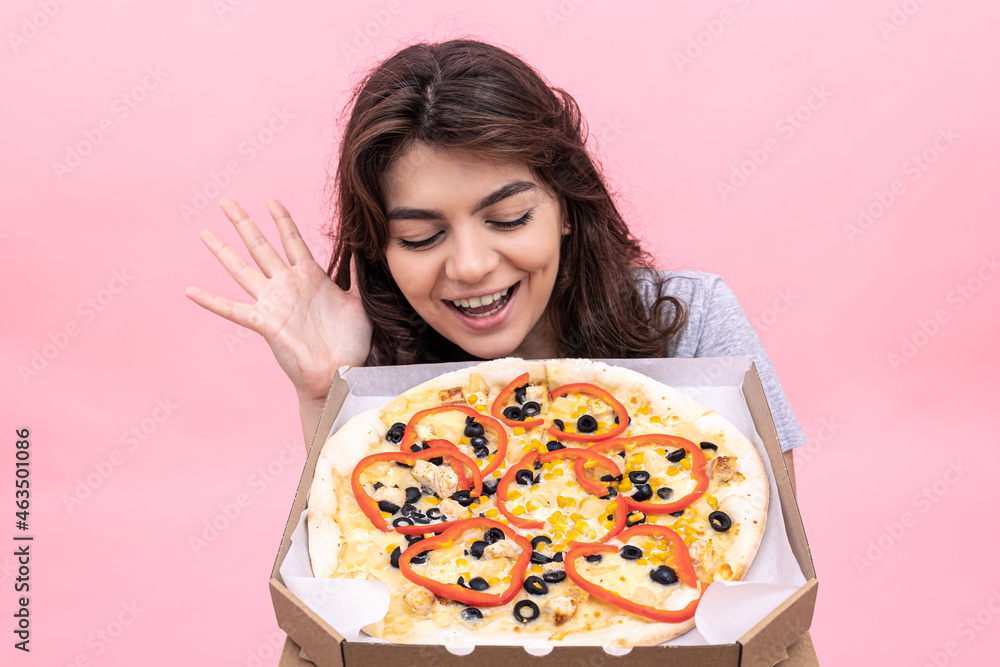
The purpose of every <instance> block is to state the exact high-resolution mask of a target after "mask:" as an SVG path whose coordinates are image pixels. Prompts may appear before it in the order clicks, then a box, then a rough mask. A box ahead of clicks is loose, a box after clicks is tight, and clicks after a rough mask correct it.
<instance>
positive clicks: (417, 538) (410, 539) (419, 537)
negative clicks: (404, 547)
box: [403, 535, 424, 544]
mask: <svg viewBox="0 0 1000 667" xmlns="http://www.w3.org/2000/svg"><path fill="white" fill-rule="evenodd" d="M403 539H404V540H406V543H407V544H416V543H417V542H419V541H420V540H422V539H424V536H423V535H403Z"/></svg>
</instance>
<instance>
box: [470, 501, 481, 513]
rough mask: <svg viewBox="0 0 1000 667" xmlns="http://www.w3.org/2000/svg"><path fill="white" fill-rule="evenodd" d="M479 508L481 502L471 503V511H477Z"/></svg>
mask: <svg viewBox="0 0 1000 667" xmlns="http://www.w3.org/2000/svg"><path fill="white" fill-rule="evenodd" d="M477 509H479V503H472V504H471V505H469V511H470V512H475V511H476V510H477Z"/></svg>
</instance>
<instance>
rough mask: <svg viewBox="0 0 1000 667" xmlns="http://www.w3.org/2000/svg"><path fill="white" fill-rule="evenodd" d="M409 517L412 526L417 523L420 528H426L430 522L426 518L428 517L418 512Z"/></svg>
mask: <svg viewBox="0 0 1000 667" xmlns="http://www.w3.org/2000/svg"><path fill="white" fill-rule="evenodd" d="M409 516H410V518H411V519H413V523H414V524H417V523H419V524H420V525H421V526H426V525H427V524H429V523H430V522H431V520H430V518H428V516H427V515H426V514H424V513H423V512H421V511H420V510H417V511H416V512H413V513H412V514H410V515H409Z"/></svg>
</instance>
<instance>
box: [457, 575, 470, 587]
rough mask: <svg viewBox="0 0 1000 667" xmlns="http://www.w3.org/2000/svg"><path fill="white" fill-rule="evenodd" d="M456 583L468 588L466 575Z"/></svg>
mask: <svg viewBox="0 0 1000 667" xmlns="http://www.w3.org/2000/svg"><path fill="white" fill-rule="evenodd" d="M455 583H456V584H458V585H459V586H461V587H462V588H468V586H466V585H465V577H459V578H458V581H456V582H455Z"/></svg>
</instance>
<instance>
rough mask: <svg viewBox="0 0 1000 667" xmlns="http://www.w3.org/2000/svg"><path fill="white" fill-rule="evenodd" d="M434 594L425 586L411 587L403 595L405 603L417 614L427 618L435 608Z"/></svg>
mask: <svg viewBox="0 0 1000 667" xmlns="http://www.w3.org/2000/svg"><path fill="white" fill-rule="evenodd" d="M434 597H435V596H434V594H433V593H431V592H430V591H429V590H427V589H426V588H424V587H423V586H410V587H409V588H407V589H406V592H405V593H403V602H405V603H406V605H407V606H408V607H409V608H410V609H412V610H413V611H414V612H416V613H417V614H420V615H421V616H425V615H427V614H429V613H430V611H431V608H433V607H434Z"/></svg>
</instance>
